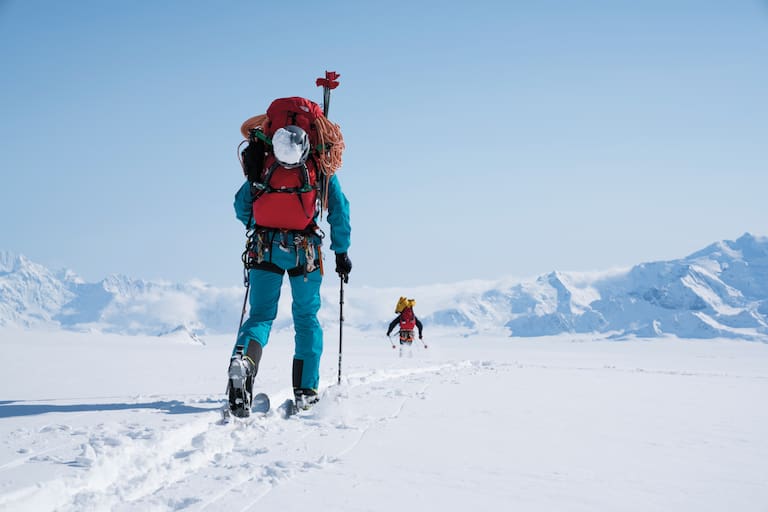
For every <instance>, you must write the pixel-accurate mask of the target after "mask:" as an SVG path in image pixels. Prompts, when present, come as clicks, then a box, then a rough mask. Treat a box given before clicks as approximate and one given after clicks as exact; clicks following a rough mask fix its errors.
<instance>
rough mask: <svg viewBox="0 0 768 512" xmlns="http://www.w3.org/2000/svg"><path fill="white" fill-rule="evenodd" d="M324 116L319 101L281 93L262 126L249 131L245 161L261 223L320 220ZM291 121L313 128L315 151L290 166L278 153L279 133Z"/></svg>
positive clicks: (303, 225) (289, 225)
mask: <svg viewBox="0 0 768 512" xmlns="http://www.w3.org/2000/svg"><path fill="white" fill-rule="evenodd" d="M322 116H323V110H322V109H321V108H320V106H319V105H318V104H317V103H314V102H312V101H310V100H307V99H305V98H300V97H291V98H279V99H276V100H275V101H273V102H272V104H270V106H269V108H268V109H267V113H266V120H265V122H264V123H263V125H262V126H261V129H258V128H254V129H251V130H250V133H249V144H248V147H247V148H245V150H243V152H242V162H243V167H244V171H245V173H246V175H247V176H248V180H249V182H250V183H251V195H252V196H253V220H254V222H255V223H256V225H257V226H260V227H266V228H278V229H289V230H296V231H301V230H305V229H307V227H309V226H310V224H312V222H313V221H314V218H315V215H316V214H317V213H318V211H319V205H318V191H319V190H320V185H319V183H318V182H319V181H322V180H318V176H319V174H320V170H319V169H318V166H317V163H316V161H315V159H314V158H313V157H312V154H313V153H315V151H316V148H317V147H318V144H319V140H318V139H319V137H318V127H317V124H316V122H315V121H316V119H317V118H318V117H322ZM289 125H295V126H298V127H300V128H301V129H302V130H304V131H305V132H306V133H307V136H308V137H309V143H310V156H309V158H307V160H306V162H304V163H303V164H301V165H299V166H298V167H294V168H292V169H287V168H285V167H283V166H281V165H280V163H279V162H278V161H277V159H276V158H275V156H274V154H273V153H272V146H271V144H272V141H271V139H272V137H273V136H274V135H275V132H276V131H277V130H278V129H280V128H284V127H286V126H289Z"/></svg>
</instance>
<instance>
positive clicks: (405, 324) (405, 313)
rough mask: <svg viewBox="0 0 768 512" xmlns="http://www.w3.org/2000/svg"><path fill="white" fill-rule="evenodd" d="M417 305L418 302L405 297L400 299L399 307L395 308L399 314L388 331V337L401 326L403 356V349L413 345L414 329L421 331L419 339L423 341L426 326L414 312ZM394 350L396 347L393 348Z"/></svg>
mask: <svg viewBox="0 0 768 512" xmlns="http://www.w3.org/2000/svg"><path fill="white" fill-rule="evenodd" d="M415 305H416V301H415V300H414V299H407V298H405V297H400V300H398V301H397V306H395V313H397V316H396V317H395V319H394V320H392V322H390V324H389V329H387V336H389V335H390V333H391V332H392V330H393V329H394V328H395V326H397V325H398V324H399V325H400V352H401V355H402V348H403V346H407V347H410V346H411V344H412V343H413V329H414V327H416V328H418V329H419V339H420V340H421V339H423V332H422V331H423V329H424V326H423V325H422V323H421V320H419V319H418V317H417V316H416V314H415V313H414V312H413V306H415ZM426 347H427V345H426V343H425V344H424V348H426ZM392 348H394V345H393V346H392Z"/></svg>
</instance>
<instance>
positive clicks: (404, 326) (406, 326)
mask: <svg viewBox="0 0 768 512" xmlns="http://www.w3.org/2000/svg"><path fill="white" fill-rule="evenodd" d="M414 327H416V315H414V314H413V309H411V308H405V309H404V310H403V311H402V312H401V313H400V330H401V331H412V330H413V328H414Z"/></svg>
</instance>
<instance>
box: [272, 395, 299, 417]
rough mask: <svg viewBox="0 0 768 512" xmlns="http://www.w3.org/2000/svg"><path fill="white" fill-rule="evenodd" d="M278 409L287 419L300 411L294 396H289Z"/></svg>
mask: <svg viewBox="0 0 768 512" xmlns="http://www.w3.org/2000/svg"><path fill="white" fill-rule="evenodd" d="M277 410H278V411H279V412H280V416H282V417H283V418H285V419H288V418H290V417H291V416H294V415H296V414H297V413H298V412H299V408H298V407H296V402H294V401H293V399H292V398H287V399H286V400H285V402H283V403H282V404H280V407H278V408H277Z"/></svg>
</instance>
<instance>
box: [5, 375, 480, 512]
mask: <svg viewBox="0 0 768 512" xmlns="http://www.w3.org/2000/svg"><path fill="white" fill-rule="evenodd" d="M471 368H472V365H471V363H460V364H443V365H436V366H426V367H420V368H411V369H400V370H390V371H383V372H379V371H371V372H368V373H364V374H356V375H351V376H349V377H348V378H347V379H345V381H344V383H343V384H342V385H341V386H335V385H334V386H332V387H330V388H327V389H326V390H324V391H323V393H322V400H321V401H320V403H318V404H317V405H316V406H315V407H314V408H313V409H312V410H311V411H308V412H305V413H302V414H301V415H299V416H298V417H294V418H289V419H287V420H286V419H283V418H282V417H281V416H280V415H279V413H277V411H275V410H274V409H273V410H272V411H270V413H268V414H267V415H264V416H262V415H254V416H253V417H251V418H248V419H245V420H234V421H232V422H231V423H230V424H228V425H223V424H222V422H221V415H220V401H219V400H217V399H216V398H214V397H199V398H195V397H178V398H176V397H170V398H169V397H166V401H170V400H178V402H179V403H183V404H184V405H185V406H187V407H188V408H190V409H207V410H206V411H205V412H192V413H189V414H177V415H173V416H170V417H168V418H164V419H163V420H162V421H161V422H160V423H159V424H158V422H157V419H156V418H152V417H153V416H156V415H157V414H158V412H157V411H152V410H151V409H147V408H144V407H143V404H141V403H137V404H135V405H136V410H134V411H132V413H131V416H130V420H129V421H126V420H125V415H124V414H120V415H118V417H117V418H116V420H117V421H111V419H112V418H111V414H110V413H109V412H93V413H91V414H92V415H99V416H100V418H99V423H97V424H96V425H95V426H94V427H92V428H88V429H82V428H79V429H72V428H71V427H68V426H65V425H61V426H59V427H53V428H52V429H50V431H51V432H61V431H64V432H69V434H70V441H72V442H71V443H70V444H69V445H67V443H61V444H60V445H59V447H58V448H56V447H53V448H50V449H47V450H45V451H46V452H55V451H56V450H57V449H58V450H59V451H62V452H64V453H62V454H59V455H55V456H54V455H50V456H47V455H46V456H43V452H38V453H36V454H35V455H34V456H32V457H26V458H25V457H22V458H19V459H16V460H15V461H12V462H9V463H6V464H4V466H3V467H2V468H0V470H2V469H10V468H13V467H16V466H19V465H21V464H25V463H40V462H47V463H52V464H62V465H66V466H69V467H73V468H78V469H79V471H78V472H77V473H75V474H73V475H69V476H67V477H66V478H62V479H58V480H53V481H49V482H44V483H43V482H41V483H37V482H35V483H32V484H31V485H29V486H27V487H25V488H21V489H17V490H16V491H14V492H12V493H9V494H6V495H3V496H0V507H11V508H12V509H13V510H30V511H32V510H35V511H39V510H49V509H55V510H63V511H66V510H72V511H75V510H78V511H80V510H136V511H139V510H179V509H185V510H205V509H209V510H247V509H248V508H249V507H251V506H255V504H256V503H257V502H258V501H259V500H260V499H261V498H262V497H263V496H265V495H266V494H267V493H269V492H270V490H271V489H272V488H273V487H274V486H276V485H280V484H281V483H283V482H285V481H287V480H290V479H291V478H293V477H295V476H296V475H299V474H303V473H309V472H312V471H318V470H322V469H324V468H325V467H327V466H329V465H332V464H334V463H336V462H338V460H339V458H340V457H343V456H344V455H345V454H346V453H348V452H349V451H351V450H353V449H354V447H355V446H356V445H357V443H358V442H359V441H360V439H361V438H362V437H363V436H364V435H365V432H366V431H367V430H368V429H369V428H370V427H371V426H372V425H375V424H382V423H385V422H387V421H389V420H391V419H393V418H396V417H397V415H398V414H399V411H400V410H402V407H403V404H404V403H405V402H407V401H409V400H414V399H421V398H423V391H424V387H425V384H424V381H425V376H426V375H436V374H441V373H444V372H449V373H455V372H462V371H467V370H469V369H471ZM288 391H289V390H287V389H283V390H276V392H275V393H274V396H280V395H281V394H286V393H287V392H288ZM127 401H128V400H127V399H126V402H127ZM152 403H158V402H157V401H155V402H152ZM17 405H18V406H21V405H23V404H17ZM46 405H47V407H48V408H50V409H51V410H55V409H57V408H59V409H64V410H66V409H67V408H68V407H71V406H69V405H68V404H67V403H64V402H61V401H52V402H49V403H48V404H46ZM37 407H42V406H40V405H38V406H37ZM94 408H95V407H94ZM109 408H110V407H106V409H109ZM127 408H129V406H126V407H125V409H127ZM120 409H123V408H122V407H121V408H120ZM153 424H155V425H156V426H155V427H149V426H147V425H153ZM42 433H43V434H44V433H45V432H42ZM55 437H59V436H55ZM67 452H68V453H67ZM212 482H215V485H212ZM201 489H210V490H213V493H206V495H205V496H204V497H201V493H200V490H201Z"/></svg>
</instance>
